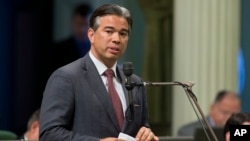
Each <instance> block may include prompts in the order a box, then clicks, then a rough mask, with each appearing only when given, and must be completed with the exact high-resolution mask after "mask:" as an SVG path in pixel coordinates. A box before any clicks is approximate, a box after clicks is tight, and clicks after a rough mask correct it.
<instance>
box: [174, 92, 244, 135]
mask: <svg viewBox="0 0 250 141" xmlns="http://www.w3.org/2000/svg"><path fill="white" fill-rule="evenodd" d="M240 107H241V104H240V99H239V97H238V95H237V94H236V93H235V92H233V91H228V90H222V91H219V92H218V94H217V96H216V98H215V100H214V102H213V104H212V105H211V107H210V111H209V115H208V116H207V117H206V119H207V121H208V123H209V125H210V126H211V127H217V128H222V127H223V126H224V125H225V122H226V121H227V119H228V118H229V117H230V116H231V114H233V113H237V112H240ZM201 127H202V126H201V124H200V122H199V121H194V122H191V123H188V124H186V125H184V126H182V127H181V128H180V129H179V131H178V136H194V134H195V130H196V129H198V128H201Z"/></svg>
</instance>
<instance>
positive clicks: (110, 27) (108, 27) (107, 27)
mask: <svg viewBox="0 0 250 141" xmlns="http://www.w3.org/2000/svg"><path fill="white" fill-rule="evenodd" d="M104 29H113V30H114V29H115V28H114V27H112V26H106V27H104ZM121 31H125V32H127V33H129V30H128V29H125V28H122V29H121Z"/></svg>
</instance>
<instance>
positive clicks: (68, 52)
mask: <svg viewBox="0 0 250 141" xmlns="http://www.w3.org/2000/svg"><path fill="white" fill-rule="evenodd" d="M91 11H92V8H91V6H90V5H88V4H86V3H83V4H79V5H77V6H76V7H75V9H74V11H73V16H72V21H71V28H72V35H71V36H69V37H68V38H66V39H64V40H62V41H60V42H58V43H56V44H55V45H54V48H53V50H52V51H51V59H50V61H51V63H52V64H51V65H52V66H51V69H53V71H54V70H55V69H56V68H58V67H61V66H64V65H66V64H68V63H70V62H73V61H74V60H76V59H79V58H81V57H83V56H84V55H85V54H86V53H88V51H89V49H90V42H89V39H88V36H87V32H88V28H89V23H88V19H89V16H90V14H91Z"/></svg>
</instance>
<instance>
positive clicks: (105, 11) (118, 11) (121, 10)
mask: <svg viewBox="0 0 250 141" xmlns="http://www.w3.org/2000/svg"><path fill="white" fill-rule="evenodd" d="M106 15H117V16H120V17H124V18H125V19H126V20H127V22H128V25H129V32H130V31H131V29H132V23H133V21H132V18H131V15H130V12H129V10H128V9H126V8H125V7H122V6H119V5H117V4H104V5H101V6H100V7H98V8H97V9H96V10H95V11H94V12H93V14H92V15H91V17H90V21H89V25H90V27H91V28H92V29H93V30H94V31H95V30H97V28H98V27H99V23H98V19H99V18H100V17H102V16H106Z"/></svg>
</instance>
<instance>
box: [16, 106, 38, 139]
mask: <svg viewBox="0 0 250 141" xmlns="http://www.w3.org/2000/svg"><path fill="white" fill-rule="evenodd" d="M39 116H40V109H38V110H36V111H35V112H34V113H33V114H32V115H31V117H30V119H29V121H28V124H27V131H26V132H25V133H24V135H23V137H21V138H20V139H21V140H22V141H28V140H33V141H35V140H36V141H38V140H39Z"/></svg>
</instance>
